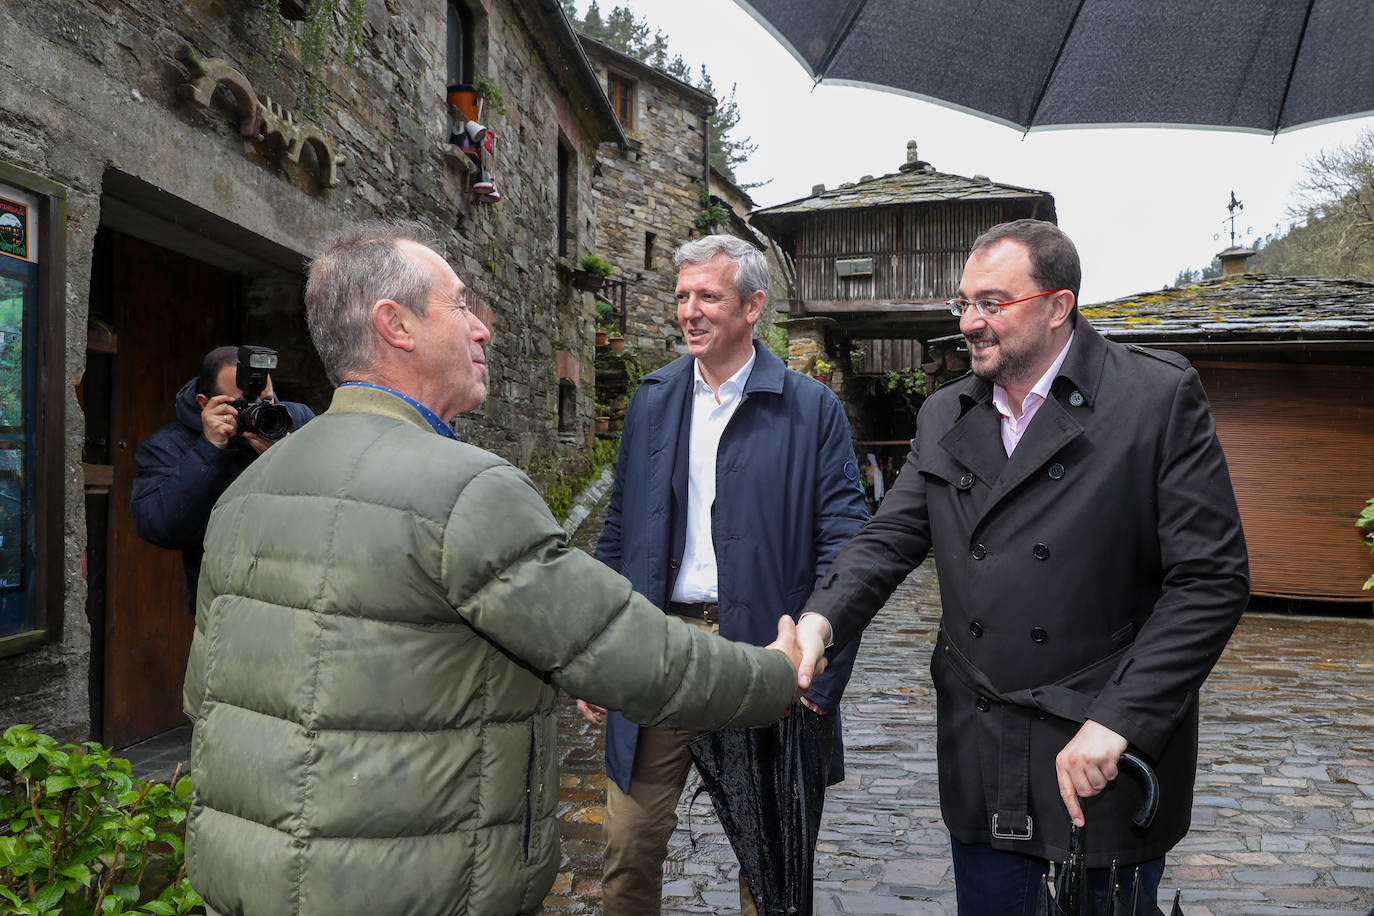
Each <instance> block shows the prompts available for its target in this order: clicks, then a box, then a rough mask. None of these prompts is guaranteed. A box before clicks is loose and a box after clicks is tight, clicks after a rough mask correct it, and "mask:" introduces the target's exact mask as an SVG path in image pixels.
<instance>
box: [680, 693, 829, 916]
mask: <svg viewBox="0 0 1374 916" xmlns="http://www.w3.org/2000/svg"><path fill="white" fill-rule="evenodd" d="M833 741H834V722H833V720H832V719H831V718H830V717H829V716H822V715H818V714H816V713H814V712H812V711H811V710H809V709H807V708H806V707H805V706H803V705H802V704H801V703H796V704H794V705H793V706H792V710H791V712H790V713H788V715H787V716H786V718H784V719H783V720H782V721H780V722H777V723H774V724H773V725H769V726H764V727H762V728H727V729H721V730H719V731H714V732H707V733H706V734H704V735H700V736H698V737H697V738H695V739H693V740H692V743H691V745H690V750H691V753H692V760H693V761H694V762H695V763H696V766H697V771H698V772H699V773H700V774H701V782H702V785H703V787H704V788H705V789H706V791H707V792H708V793H709V794H710V796H711V801H712V803H713V804H714V806H715V809H716V814H717V816H718V817H719V818H720V823H721V827H722V828H723V829H724V831H725V835H726V837H728V838H729V840H730V845H731V846H732V847H734V850H735V856H736V858H738V859H739V863H740V870H741V872H743V874H744V877H745V879H746V880H747V881H748V882H749V889H750V891H751V892H752V893H753V896H754V903H755V905H756V906H757V907H758V910H759V913H760V914H761V916H775V914H799V916H809V914H810V913H811V878H812V868H813V860H814V857H815V852H816V838H817V836H818V835H819V833H820V826H821V805H822V802H823V801H824V799H825V784H826V781H827V777H828V776H829V773H830V749H831V744H832V742H833Z"/></svg>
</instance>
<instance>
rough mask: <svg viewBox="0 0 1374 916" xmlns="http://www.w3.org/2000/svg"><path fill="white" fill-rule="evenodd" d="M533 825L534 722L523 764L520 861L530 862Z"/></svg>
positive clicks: (531, 724) (531, 726)
mask: <svg viewBox="0 0 1374 916" xmlns="http://www.w3.org/2000/svg"><path fill="white" fill-rule="evenodd" d="M533 824H534V722H530V753H529V759H528V760H527V761H526V763H525V836H524V841H523V843H522V849H523V852H522V854H521V860H522V861H524V862H528V861H529V860H530V831H531V829H532V827H533Z"/></svg>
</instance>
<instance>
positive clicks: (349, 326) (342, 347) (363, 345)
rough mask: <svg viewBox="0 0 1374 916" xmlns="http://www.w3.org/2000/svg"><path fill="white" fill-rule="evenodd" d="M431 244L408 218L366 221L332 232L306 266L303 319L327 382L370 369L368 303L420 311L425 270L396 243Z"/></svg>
mask: <svg viewBox="0 0 1374 916" xmlns="http://www.w3.org/2000/svg"><path fill="white" fill-rule="evenodd" d="M401 241H410V242H415V243H417V244H420V245H424V246H426V247H427V248H431V249H433V248H436V247H437V243H438V239H437V237H436V236H435V234H434V233H433V232H432V231H430V229H429V228H427V227H426V226H423V225H421V224H420V223H414V222H404V221H395V222H381V221H378V222H367V223H360V224H358V225H356V226H354V227H352V228H350V229H346V230H344V231H343V232H340V233H337V234H336V235H334V236H332V237H331V238H330V239H329V241H328V243H327V244H326V245H325V248H324V250H323V251H321V252H320V254H319V256H318V257H316V258H315V259H314V261H312V262H311V264H310V277H309V279H308V280H307V281H306V284H305V320H306V324H307V326H308V327H309V328H310V340H311V341H312V342H313V343H314V344H315V350H316V352H318V353H319V354H320V361H321V362H322V363H324V370H325V372H326V373H327V374H328V375H329V381H330V382H331V383H332V384H335V385H337V384H339V382H340V380H341V379H344V378H350V377H353V376H356V375H357V374H359V373H360V372H364V371H366V370H367V369H369V368H371V366H372V363H373V360H374V359H375V358H376V345H377V341H376V338H375V337H374V335H373V330H372V306H373V305H375V304H376V303H377V302H378V301H379V300H381V299H392V300H394V301H396V302H398V303H400V304H401V305H403V306H405V307H406V308H408V309H410V310H411V311H412V312H414V313H415V314H417V315H424V314H425V310H426V308H427V307H428V302H429V293H430V285H431V284H430V276H429V271H427V270H425V269H424V267H423V266H421V265H420V264H418V263H416V262H415V260H414V259H412V258H409V257H406V256H405V255H404V254H402V253H401V251H400V249H399V247H398V246H397V242H401Z"/></svg>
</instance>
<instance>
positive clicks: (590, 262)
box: [577, 254, 615, 277]
mask: <svg viewBox="0 0 1374 916" xmlns="http://www.w3.org/2000/svg"><path fill="white" fill-rule="evenodd" d="M577 263H578V265H579V266H580V267H581V268H582V269H583V270H585V271H586V272H587V273H589V274H595V275H596V276H598V277H609V276H610V275H611V274H613V273H615V268H614V267H612V266H611V264H610V262H609V261H603V260H602V259H601V258H598V257H597V256H596V255H594V254H584V255H583V256H582V257H581V258H580V259H579V260H578V262H577Z"/></svg>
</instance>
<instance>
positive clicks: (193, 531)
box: [130, 379, 315, 609]
mask: <svg viewBox="0 0 1374 916" xmlns="http://www.w3.org/2000/svg"><path fill="white" fill-rule="evenodd" d="M281 406H283V407H285V408H286V409H287V411H288V412H289V413H290V414H291V428H292V429H293V430H296V429H300V428H301V427H302V426H304V425H305V424H306V422H307V421H309V420H311V419H313V418H314V416H315V413H314V411H312V410H311V409H310V408H309V407H306V406H305V405H304V404H296V403H293V402H291V401H282V402H281ZM176 413H177V418H176V421H175V422H172V423H168V424H167V425H166V426H163V427H161V428H160V429H158V430H157V431H156V432H154V433H153V434H152V435H151V436H149V437H148V438H147V439H144V440H143V442H142V444H140V445H139V447H138V452H137V453H136V454H135V455H134V460H135V461H136V462H137V463H138V477H136V478H135V479H134V493H133V501H132V504H131V507H130V508H131V509H132V510H133V514H134V530H135V531H137V532H138V536H139V537H141V538H143V540H145V541H147V542H149V543H150V544H156V545H157V546H159V547H166V548H168V549H169V550H180V551H181V560H182V564H183V565H184V566H185V567H186V591H187V593H188V594H189V595H190V600H191V608H192V609H194V607H195V598H196V579H197V578H198V577H199V576H200V558H201V552H202V547H201V542H202V541H204V540H205V524H206V522H208V521H209V520H210V509H211V508H212V507H213V506H214V505H215V500H217V499H219V496H220V494H221V493H223V492H224V490H225V488H226V487H228V486H229V484H231V483H233V482H234V478H236V477H238V476H239V474H241V473H243V469H244V468H246V467H248V465H250V464H252V463H253V459H254V458H256V457H257V456H258V455H257V452H255V451H253V447H252V446H251V445H249V444H248V443H247V442H245V441H244V440H243V439H242V438H241V437H239V436H235V437H234V438H232V439H230V440H229V444H228V445H226V446H225V447H224V448H215V446H213V445H211V444H210V440H208V439H206V438H205V436H204V431H203V429H202V427H201V425H200V405H199V404H197V403H196V380H195V379H191V380H190V381H189V382H187V383H186V384H185V385H182V386H181V390H180V391H178V392H177V396H176Z"/></svg>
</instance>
